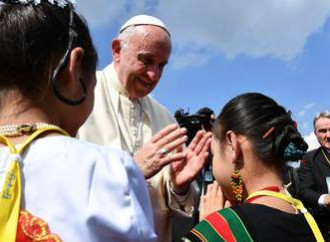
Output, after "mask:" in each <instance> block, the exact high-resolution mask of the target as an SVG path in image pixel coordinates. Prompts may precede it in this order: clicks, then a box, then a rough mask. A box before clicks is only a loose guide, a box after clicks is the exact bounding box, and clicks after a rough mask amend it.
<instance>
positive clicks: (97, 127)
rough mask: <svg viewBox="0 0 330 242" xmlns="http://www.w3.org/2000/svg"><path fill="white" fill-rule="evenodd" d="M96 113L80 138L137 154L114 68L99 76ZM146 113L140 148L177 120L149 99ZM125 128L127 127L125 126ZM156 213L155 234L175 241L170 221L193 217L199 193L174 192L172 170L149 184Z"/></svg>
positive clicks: (143, 102) (126, 104)
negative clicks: (170, 178) (170, 173)
mask: <svg viewBox="0 0 330 242" xmlns="http://www.w3.org/2000/svg"><path fill="white" fill-rule="evenodd" d="M96 77H97V84H96V87H95V104H94V109H93V112H92V114H91V115H90V117H89V118H88V120H87V121H86V122H85V124H84V125H83V126H82V127H81V128H80V130H79V138H81V139H83V140H87V141H90V142H93V143H96V144H101V145H107V146H109V147H111V148H116V149H120V150H126V151H129V152H132V151H133V152H134V150H136V149H134V147H133V146H134V144H133V143H132V138H131V136H132V134H131V131H130V128H127V124H129V123H133V122H131V120H129V117H128V116H127V115H126V116H125V113H126V114H127V113H129V112H130V111H129V110H130V109H131V106H133V104H132V105H130V102H132V101H130V100H129V99H128V97H127V93H126V91H125V89H124V88H123V87H122V86H121V84H120V82H119V80H118V77H117V73H116V71H115V69H114V66H113V64H111V65H108V66H107V67H106V68H105V69H104V70H103V71H99V72H97V75H96ZM139 102H140V103H141V108H142V110H143V117H142V118H143V127H142V137H139V139H142V140H141V142H140V143H139V145H140V147H142V146H143V145H144V144H146V143H147V142H148V141H149V140H150V138H151V137H152V136H153V135H155V134H156V133H157V132H158V131H160V130H161V129H163V128H165V127H166V126H167V125H169V124H171V123H175V122H176V121H175V119H174V118H173V116H172V115H171V113H170V112H169V111H168V110H167V109H166V108H165V107H164V106H162V105H161V104H159V103H158V102H157V101H156V100H154V99H153V98H151V97H150V96H146V97H143V98H141V99H139ZM125 124H126V125H125ZM147 183H148V189H149V194H150V198H151V203H152V207H153V213H154V221H155V230H156V234H157V235H158V237H159V241H172V236H171V232H172V231H171V229H172V222H171V218H175V219H177V218H179V219H185V218H188V217H192V214H193V212H194V208H195V207H196V203H197V201H198V195H197V194H198V193H197V191H196V189H195V187H194V186H192V185H191V186H190V189H189V192H188V194H187V195H186V196H182V197H181V196H177V195H175V194H173V193H172V192H171V189H170V182H169V167H168V166H167V167H165V168H163V169H162V170H161V171H160V172H159V173H158V174H156V175H155V176H153V177H152V178H150V179H148V180H147Z"/></svg>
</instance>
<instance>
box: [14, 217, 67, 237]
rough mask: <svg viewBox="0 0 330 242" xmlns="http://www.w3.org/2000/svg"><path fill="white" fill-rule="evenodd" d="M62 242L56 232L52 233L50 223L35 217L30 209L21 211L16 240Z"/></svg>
mask: <svg viewBox="0 0 330 242" xmlns="http://www.w3.org/2000/svg"><path fill="white" fill-rule="evenodd" d="M35 241H40V242H60V241H62V240H61V239H60V238H59V237H58V236H57V235H56V234H52V233H51V232H50V229H49V227H48V224H47V223H46V222H45V221H43V220H42V219H40V218H37V217H34V216H33V215H32V214H30V213H29V212H28V211H21V212H20V214H19V218H18V225H17V234H16V242H35Z"/></svg>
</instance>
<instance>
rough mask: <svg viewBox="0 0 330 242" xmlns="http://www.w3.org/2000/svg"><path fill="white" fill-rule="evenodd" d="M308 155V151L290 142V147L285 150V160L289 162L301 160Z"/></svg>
mask: <svg viewBox="0 0 330 242" xmlns="http://www.w3.org/2000/svg"><path fill="white" fill-rule="evenodd" d="M305 153H306V150H302V149H299V148H298V147H297V145H296V144H295V143H293V142H290V143H289V144H288V146H287V147H286V148H285V149H284V154H283V158H284V160H287V161H289V160H290V161H296V160H299V159H301V157H302V156H303V155H304V154H305Z"/></svg>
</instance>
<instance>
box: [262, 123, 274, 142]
mask: <svg viewBox="0 0 330 242" xmlns="http://www.w3.org/2000/svg"><path fill="white" fill-rule="evenodd" d="M274 130H275V127H274V126H272V127H270V128H269V129H268V131H267V132H266V133H265V134H264V135H263V136H262V138H263V139H266V138H267V137H268V136H269V135H270V134H271V133H272V132H273V131H274Z"/></svg>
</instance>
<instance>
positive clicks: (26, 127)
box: [17, 124, 37, 134]
mask: <svg viewBox="0 0 330 242" xmlns="http://www.w3.org/2000/svg"><path fill="white" fill-rule="evenodd" d="M35 130H37V125H36V124H22V125H21V126H18V127H17V132H18V133H20V134H30V133H32V132H33V131H35Z"/></svg>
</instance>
